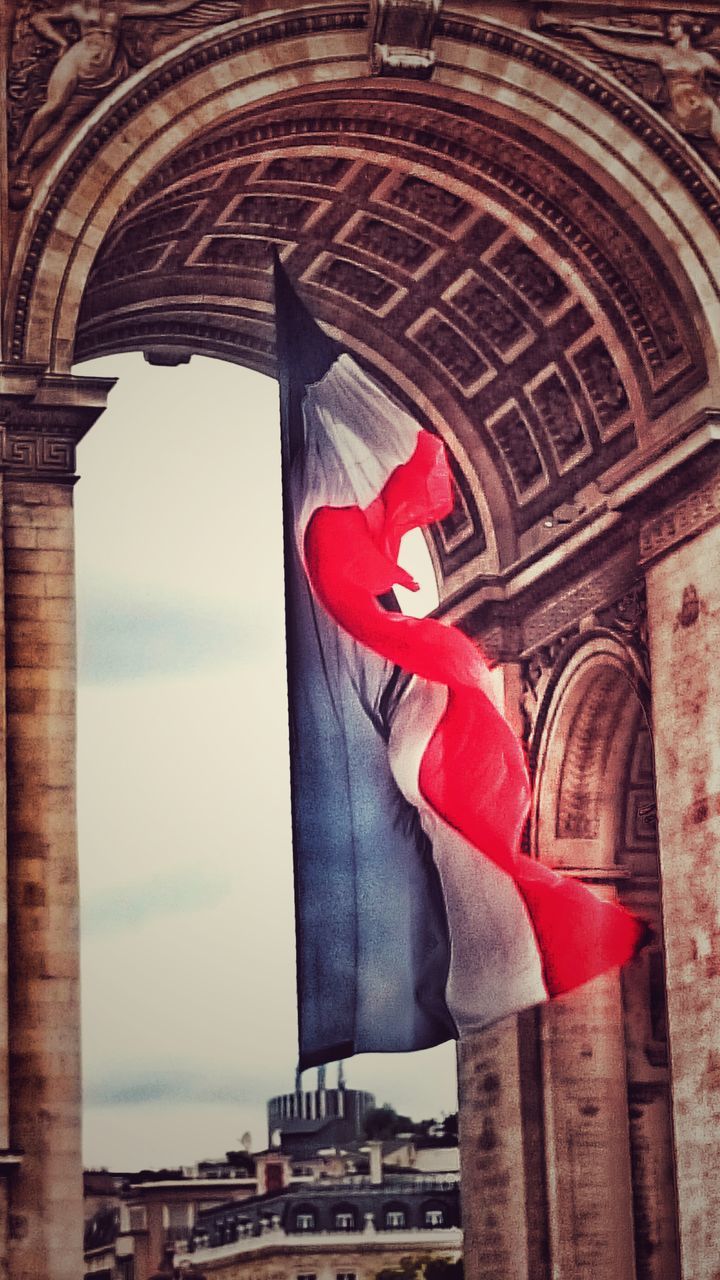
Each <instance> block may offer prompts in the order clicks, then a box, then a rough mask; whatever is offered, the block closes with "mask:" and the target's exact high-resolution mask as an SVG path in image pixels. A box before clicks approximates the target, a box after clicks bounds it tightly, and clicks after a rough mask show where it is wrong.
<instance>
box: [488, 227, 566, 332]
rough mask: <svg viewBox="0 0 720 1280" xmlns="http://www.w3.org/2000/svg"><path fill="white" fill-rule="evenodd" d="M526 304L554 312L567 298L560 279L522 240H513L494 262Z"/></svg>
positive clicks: (540, 309)
mask: <svg viewBox="0 0 720 1280" xmlns="http://www.w3.org/2000/svg"><path fill="white" fill-rule="evenodd" d="M492 264H493V266H494V268H495V270H496V271H499V272H500V273H501V275H503V276H505V279H506V280H509V282H510V284H511V285H512V286H513V287H514V288H515V289H516V290H517V292H518V293H519V294H520V296H521V297H522V298H524V299H525V301H526V302H529V303H530V305H531V306H532V307H534V308H535V309H536V310H537V311H540V312H541V313H542V314H545V313H546V312H548V311H552V310H554V308H555V307H557V306H558V305H559V304H560V303H561V302H562V301H563V300H564V299H565V298H566V297H567V293H568V291H567V289H566V288H565V285H564V284H563V282H562V280H561V279H560V277H559V276H558V275H557V274H556V273H555V272H554V271H553V270H552V268H551V267H549V266H548V265H547V263H546V262H543V260H542V258H539V257H538V255H537V254H536V253H533V251H532V249H528V247H527V245H524V244H523V243H522V241H520V240H516V239H513V240H510V241H508V243H507V244H506V245H504V246H503V248H502V249H501V250H500V252H499V253H498V254H496V255H495V257H494V258H493V260H492Z"/></svg>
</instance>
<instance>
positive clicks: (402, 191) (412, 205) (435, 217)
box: [390, 177, 471, 231]
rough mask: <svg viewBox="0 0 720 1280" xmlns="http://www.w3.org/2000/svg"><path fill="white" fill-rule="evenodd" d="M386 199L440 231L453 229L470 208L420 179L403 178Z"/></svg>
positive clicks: (455, 196) (463, 202)
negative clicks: (438, 228)
mask: <svg viewBox="0 0 720 1280" xmlns="http://www.w3.org/2000/svg"><path fill="white" fill-rule="evenodd" d="M390 200H391V202H392V204H394V205H397V206H398V208H399V209H406V210H407V212H408V213H414V214H416V216H417V217H419V218H423V219H424V220H425V221H426V222H431V223H432V224H433V226H435V227H440V229H441V230H443V231H452V230H454V229H455V227H456V226H457V224H458V223H459V222H461V221H462V219H463V218H464V217H467V215H468V214H469V213H470V212H471V207H470V205H469V204H467V203H466V202H465V201H464V200H463V199H462V198H461V197H460V196H457V195H455V193H454V192H453V191H446V190H444V189H443V188H442V187H437V186H435V184H434V183H433V182H426V181H425V179H424V178H414V177H409V178H405V180H404V182H401V183H400V185H399V186H398V187H396V188H395V190H394V191H393V193H392V195H391V196H390Z"/></svg>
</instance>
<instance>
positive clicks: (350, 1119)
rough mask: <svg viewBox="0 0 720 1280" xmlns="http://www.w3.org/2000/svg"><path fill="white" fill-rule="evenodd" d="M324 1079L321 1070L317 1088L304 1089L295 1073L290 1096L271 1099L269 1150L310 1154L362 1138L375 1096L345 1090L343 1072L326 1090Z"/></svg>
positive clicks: (268, 1109)
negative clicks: (331, 1086) (333, 1084)
mask: <svg viewBox="0 0 720 1280" xmlns="http://www.w3.org/2000/svg"><path fill="white" fill-rule="evenodd" d="M341 1068H342V1064H341ZM325 1079H326V1077H325V1070H324V1068H322V1067H321V1068H320V1070H319V1071H318V1079H317V1087H316V1088H315V1089H303V1088H302V1081H301V1078H300V1075H299V1073H298V1074H297V1076H296V1079H295V1089H294V1092H293V1093H281V1094H279V1095H278V1096H277V1097H275V1098H270V1100H269V1102H268V1104H267V1115H268V1143H269V1145H270V1147H278V1148H279V1149H280V1150H281V1151H285V1152H288V1154H290V1155H297V1156H300V1155H310V1154H311V1153H313V1152H315V1151H317V1150H318V1149H319V1148H321V1147H335V1146H343V1145H346V1144H347V1143H349V1142H356V1141H358V1140H359V1139H361V1138H362V1137H363V1136H364V1121H365V1117H366V1116H367V1114H368V1112H369V1111H372V1110H373V1108H374V1107H375V1096H374V1094H372V1093H365V1092H363V1091H361V1090H358V1089H348V1088H346V1087H345V1081H344V1077H343V1073H342V1069H340V1070H339V1071H338V1083H337V1087H336V1088H334V1089H328V1088H327V1086H326V1083H325Z"/></svg>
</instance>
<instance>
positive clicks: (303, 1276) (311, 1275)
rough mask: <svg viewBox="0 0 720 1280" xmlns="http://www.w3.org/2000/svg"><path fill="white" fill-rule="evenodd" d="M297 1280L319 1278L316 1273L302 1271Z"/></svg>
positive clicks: (314, 1279) (315, 1279)
mask: <svg viewBox="0 0 720 1280" xmlns="http://www.w3.org/2000/svg"><path fill="white" fill-rule="evenodd" d="M297 1280H317V1276H316V1275H315V1272H314V1271H301V1272H300V1275H299V1276H298V1277H297Z"/></svg>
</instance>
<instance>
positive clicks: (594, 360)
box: [573, 337, 630, 429]
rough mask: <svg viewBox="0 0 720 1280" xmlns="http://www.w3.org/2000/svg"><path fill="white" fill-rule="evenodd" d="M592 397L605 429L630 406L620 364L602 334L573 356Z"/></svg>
mask: <svg viewBox="0 0 720 1280" xmlns="http://www.w3.org/2000/svg"><path fill="white" fill-rule="evenodd" d="M573 364H574V365H575V368H576V370H577V372H578V374H579V375H580V380H581V382H582V383H583V386H584V387H585V391H586V392H587V395H588V399H589V401H590V403H591V405H592V407H593V409H594V411H595V416H596V418H597V420H598V423H599V425H600V427H601V429H607V428H610V427H612V426H614V424H615V423H616V422H617V421H618V419H619V418H621V417H622V416H623V414H624V413H626V412H627V410H628V409H629V408H630V404H629V401H628V397H627V392H626V390H625V385H624V383H623V380H622V378H621V377H620V374H619V372H618V368H617V365H616V364H615V361H614V360H613V358H612V356H611V355H610V352H609V351H608V349H607V347H606V346H605V343H604V342H603V340H602V338H599V337H595V338H593V340H592V342H590V343H589V344H588V345H587V346H586V347H583V349H582V350H581V351H577V352H576V353H575V355H574V356H573Z"/></svg>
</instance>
